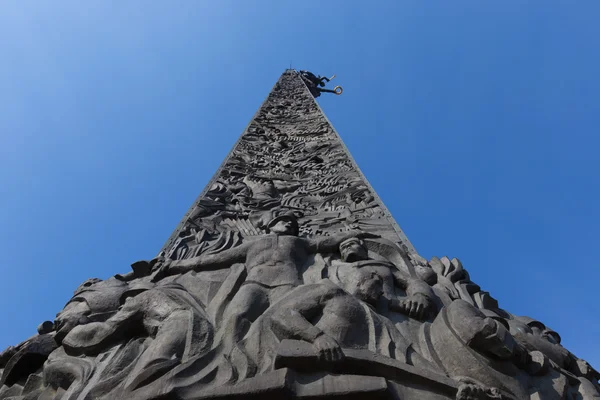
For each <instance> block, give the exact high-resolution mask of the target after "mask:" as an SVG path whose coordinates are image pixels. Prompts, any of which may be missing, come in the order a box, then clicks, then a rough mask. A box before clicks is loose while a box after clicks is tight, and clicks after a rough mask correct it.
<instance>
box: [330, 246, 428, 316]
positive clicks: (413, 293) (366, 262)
mask: <svg viewBox="0 0 600 400" xmlns="http://www.w3.org/2000/svg"><path fill="white" fill-rule="evenodd" d="M339 249H340V254H341V256H342V261H333V262H332V268H331V269H330V272H331V273H332V274H333V275H334V276H330V279H332V280H333V281H334V282H336V281H339V282H341V283H342V285H343V286H345V285H344V281H346V280H348V279H349V278H350V277H351V276H352V275H354V274H355V271H356V270H362V271H370V272H373V273H376V274H377V275H378V276H379V277H381V279H382V280H383V295H384V297H385V298H386V299H387V300H388V301H389V308H390V309H394V310H397V311H400V312H402V313H404V314H406V315H408V316H410V317H413V318H416V319H419V320H423V319H427V317H428V316H430V315H432V314H433V312H434V310H435V309H436V306H435V303H434V302H433V297H434V296H435V295H434V294H433V290H432V289H431V287H430V286H429V285H428V284H427V283H426V282H425V281H423V280H421V279H417V278H412V277H410V276H406V275H405V274H403V273H402V272H400V270H398V268H396V266H395V265H394V264H393V263H391V262H389V261H384V260H373V259H370V258H369V256H368V249H367V248H366V246H365V245H364V243H363V241H362V240H360V239H358V238H350V239H348V240H345V241H344V242H342V243H341V244H340V247H339ZM432 276H433V277H435V275H432ZM394 286H398V287H399V288H401V289H402V290H404V291H405V292H406V296H407V297H406V298H404V299H402V300H398V299H397V298H396V294H395V289H394Z"/></svg>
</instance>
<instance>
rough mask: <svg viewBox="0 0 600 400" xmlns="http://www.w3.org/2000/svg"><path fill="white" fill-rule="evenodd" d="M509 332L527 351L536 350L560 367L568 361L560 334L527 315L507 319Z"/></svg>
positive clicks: (564, 365) (567, 354) (566, 351)
mask: <svg viewBox="0 0 600 400" xmlns="http://www.w3.org/2000/svg"><path fill="white" fill-rule="evenodd" d="M508 323H509V324H510V332H511V333H512V334H513V336H514V337H515V339H517V342H519V343H520V344H521V345H522V346H523V347H525V348H526V349H527V350H529V351H533V350H538V351H541V352H542V353H544V354H545V355H546V356H547V357H548V358H550V359H551V360H552V361H554V362H555V363H557V364H558V365H560V366H561V367H563V368H565V367H567V365H568V363H569V351H568V350H567V349H565V348H564V347H562V346H561V344H560V341H561V339H560V335H559V334H558V333H556V332H554V331H553V330H552V329H549V328H547V327H546V326H545V325H544V324H543V323H541V322H540V321H536V320H534V319H532V318H529V317H515V319H511V320H508Z"/></svg>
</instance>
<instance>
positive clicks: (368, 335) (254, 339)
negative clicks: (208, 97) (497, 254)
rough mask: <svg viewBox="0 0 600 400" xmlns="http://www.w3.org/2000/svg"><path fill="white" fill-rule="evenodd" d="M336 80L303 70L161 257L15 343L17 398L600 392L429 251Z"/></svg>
mask: <svg viewBox="0 0 600 400" xmlns="http://www.w3.org/2000/svg"><path fill="white" fill-rule="evenodd" d="M325 81H327V79H324V78H320V77H316V76H314V75H312V74H310V73H307V72H300V73H298V72H296V71H292V70H289V71H286V72H285V73H284V74H283V75H282V76H281V78H280V79H279V81H278V82H277V84H276V85H275V87H274V88H273V90H272V91H271V93H270V94H269V97H268V98H267V99H266V100H265V102H264V103H263V105H262V106H261V108H260V109H259V111H258V113H257V114H256V116H255V117H254V119H253V120H252V121H251V123H250V125H249V126H248V128H247V129H246V131H245V132H244V133H243V135H242V136H241V138H240V139H239V141H238V142H237V143H236V145H235V146H234V149H233V150H232V152H231V153H230V154H229V156H228V157H227V158H226V160H225V162H224V163H223V165H222V166H221V167H220V168H219V170H218V171H217V173H216V175H215V176H214V178H213V179H212V181H211V182H210V184H209V185H208V187H207V188H206V189H205V190H204V191H203V192H202V194H201V195H200V197H199V198H198V199H197V201H196V202H195V203H194V205H193V206H192V207H191V209H190V210H189V211H188V212H187V213H186V214H185V216H184V219H183V220H182V222H181V223H180V224H179V226H178V227H177V229H176V230H175V232H174V234H173V235H172V236H171V237H170V238H169V240H168V241H167V243H166V244H165V246H164V247H163V249H162V250H161V251H160V254H159V256H157V257H156V258H154V259H152V260H151V261H138V262H136V263H134V264H132V270H131V271H130V272H128V273H125V274H117V275H115V276H114V277H112V278H110V279H107V280H99V279H90V280H88V281H86V282H84V283H82V284H81V286H80V287H79V288H77V290H76V291H75V293H74V296H73V298H72V299H71V300H70V301H69V302H68V303H67V305H66V306H65V307H64V309H63V310H62V311H60V312H59V313H58V314H57V316H56V319H55V320H54V321H45V322H43V323H42V324H40V326H39V327H38V332H39V334H38V335H36V336H34V337H32V338H30V339H28V340H26V341H24V342H23V343H21V344H19V345H17V346H15V347H10V348H9V349H6V350H5V351H4V352H3V353H1V354H0V374H1V381H0V384H1V388H0V399H23V400H25V399H32V400H33V399H40V400H42V399H43V400H46V399H56V400H59V399H60V400H67V399H68V400H85V399H128V400H134V399H186V400H192V399H281V398H306V399H309V398H310V399H317V398H336V399H431V400H437V399H461V400H468V399H594V398H600V394H599V389H600V386H599V385H598V378H599V374H598V372H597V371H596V370H594V369H593V368H592V367H591V366H590V365H589V364H588V363H586V362H585V361H584V360H582V359H579V358H578V357H576V356H574V355H573V354H572V353H570V352H569V351H568V350H566V349H565V348H564V347H562V346H561V345H560V336H559V335H558V334H557V333H556V332H554V331H552V330H551V329H549V328H547V327H546V326H545V325H544V324H542V323H541V322H539V321H536V320H533V319H531V318H527V317H519V316H515V315H513V314H511V313H509V312H507V311H505V310H503V309H501V308H500V306H499V305H498V302H497V301H496V300H495V299H494V298H493V297H491V296H490V294H489V293H487V292H485V291H483V290H481V288H480V287H479V286H478V285H477V284H475V283H473V282H472V281H471V280H470V277H469V274H468V273H467V271H466V270H465V269H464V267H463V266H462V264H461V262H460V261H459V260H457V259H449V258H447V257H442V258H435V257H434V258H433V259H431V260H429V261H427V260H425V259H423V258H421V257H420V256H419V255H418V254H417V252H416V251H415V249H414V248H413V246H412V245H411V244H410V242H409V241H408V239H407V238H406V237H405V236H404V234H403V233H402V231H401V230H400V228H399V227H398V226H397V224H396V223H395V222H394V220H393V218H392V217H391V215H390V214H389V212H388V211H387V209H386V208H385V207H384V206H383V204H382V203H381V201H380V200H379V198H378V197H377V195H376V194H375V192H374V191H373V189H372V188H371V187H370V185H369V184H368V183H367V181H366V179H365V178H364V176H363V175H362V173H361V172H360V171H359V169H358V167H357V166H356V164H355V163H354V161H353V160H352V158H351V157H350V155H349V153H348V151H347V149H346V148H345V147H344V145H343V143H342V141H341V139H340V137H339V136H338V134H337V133H336V132H335V131H334V129H333V127H332V126H331V124H330V123H329V122H328V120H327V119H326V117H325V116H324V114H323V113H322V111H321V109H320V108H319V106H318V104H317V103H316V101H315V100H314V97H316V96H318V95H320V94H321V93H322V92H327V91H328V90H327V89H323V87H324V85H325ZM340 90H341V89H339V90H338V92H339V91H340ZM329 92H332V91H329Z"/></svg>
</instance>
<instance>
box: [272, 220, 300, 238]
mask: <svg viewBox="0 0 600 400" xmlns="http://www.w3.org/2000/svg"><path fill="white" fill-rule="evenodd" d="M269 229H270V231H271V232H273V233H275V234H276V235H293V234H294V233H295V229H294V223H293V222H292V221H291V220H289V219H282V220H279V221H277V223H276V224H275V225H273V226H272V227H270V228H269Z"/></svg>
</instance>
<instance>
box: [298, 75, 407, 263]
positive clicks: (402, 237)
mask: <svg viewBox="0 0 600 400" xmlns="http://www.w3.org/2000/svg"><path fill="white" fill-rule="evenodd" d="M294 72H295V71H294ZM296 77H297V79H300V80H302V78H300V76H299V75H298V73H297V72H296ZM302 83H304V81H302ZM303 86H304V89H305V90H306V91H307V92H308V94H309V95H310V97H311V98H312V99H313V101H314V102H315V104H316V106H317V108H318V109H319V111H320V112H321V114H323V117H325V120H326V121H327V123H328V124H329V126H331V129H332V130H333V133H334V134H335V135H336V136H337V138H338V140H339V141H340V143H341V145H342V148H343V149H344V151H345V152H346V155H347V156H348V158H349V159H350V162H352V165H354V168H355V169H356V171H357V172H358V174H359V175H360V177H361V178H362V180H363V181H364V182H365V185H367V187H368V188H369V190H370V192H371V194H372V195H373V197H374V198H375V201H376V202H377V203H378V204H379V206H380V207H381V209H382V210H383V212H384V214H385V216H386V218H387V219H388V220H389V221H390V224H391V225H392V227H393V228H394V230H395V231H396V234H398V237H399V238H400V240H401V241H402V243H403V244H405V245H406V247H407V248H408V250H409V251H410V252H411V253H414V254H418V253H417V250H416V249H415V247H414V246H413V245H412V243H411V242H410V240H408V237H407V236H406V235H405V234H404V231H402V229H401V228H400V225H398V223H397V222H396V220H395V219H394V217H393V216H392V213H390V211H389V210H388V208H387V207H386V206H385V204H384V203H383V201H382V200H381V198H380V197H379V195H378V194H377V192H376V191H375V189H373V186H372V185H371V183H370V182H369V180H368V179H367V177H366V176H365V174H363V172H362V170H361V169H360V168H359V166H358V164H357V163H356V161H355V160H354V157H352V153H350V150H349V149H348V147H347V146H346V143H344V141H343V140H342V137H341V136H340V134H339V133H338V132H337V130H336V129H335V126H333V124H332V123H331V121H330V120H329V118H327V114H325V112H324V111H323V109H322V108H321V105H320V104H319V102H318V101H317V99H315V98H314V96H313V95H312V94H311V93H310V90H309V89H308V86H306V84H304V85H303Z"/></svg>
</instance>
